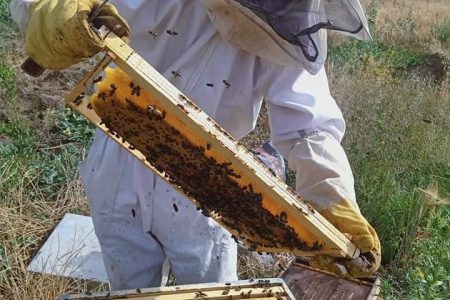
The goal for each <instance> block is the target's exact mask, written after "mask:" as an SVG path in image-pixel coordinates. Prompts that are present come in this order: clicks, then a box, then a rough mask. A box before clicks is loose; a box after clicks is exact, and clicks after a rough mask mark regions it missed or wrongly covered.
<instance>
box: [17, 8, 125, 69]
mask: <svg viewBox="0 0 450 300" xmlns="http://www.w3.org/2000/svg"><path fill="white" fill-rule="evenodd" d="M100 4H101V1H97V0H37V1H35V2H33V3H32V4H31V5H30V7H29V13H30V20H29V23H28V26H27V30H26V36H25V47H26V52H27V54H28V55H29V56H30V57H31V58H32V59H33V60H34V61H35V62H37V63H38V64H39V65H41V66H42V67H44V68H47V69H51V70H60V69H64V68H67V67H69V66H70V65H73V64H75V63H78V62H80V61H81V60H83V59H85V58H88V57H92V56H94V55H95V54H96V53H97V52H99V51H100V50H102V48H103V46H104V42H103V41H102V40H101V39H100V38H99V37H98V36H97V35H96V34H95V33H94V31H93V30H92V29H91V27H90V24H89V21H88V20H89V14H90V13H91V12H93V11H95V10H96V9H97V8H98V7H99V5H100ZM94 24H95V25H96V27H100V26H101V25H105V26H107V27H108V28H109V29H111V30H113V31H114V32H115V33H116V34H118V35H119V36H129V35H130V28H129V26H128V24H127V22H126V21H125V20H124V19H123V18H122V17H121V16H120V15H119V13H118V11H117V10H116V8H115V7H114V6H113V5H111V4H109V3H108V4H106V5H105V6H104V7H103V9H102V10H101V12H100V13H99V15H98V17H97V18H96V19H95V21H94Z"/></svg>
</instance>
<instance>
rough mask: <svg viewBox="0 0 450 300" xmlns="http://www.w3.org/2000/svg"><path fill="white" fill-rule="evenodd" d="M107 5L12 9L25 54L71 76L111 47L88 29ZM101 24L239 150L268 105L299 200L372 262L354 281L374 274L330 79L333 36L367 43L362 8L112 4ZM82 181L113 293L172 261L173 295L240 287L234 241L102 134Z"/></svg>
mask: <svg viewBox="0 0 450 300" xmlns="http://www.w3.org/2000/svg"><path fill="white" fill-rule="evenodd" d="M99 5H100V1H96V0H38V1H30V0H13V1H12V2H11V12H12V15H13V17H14V19H15V20H16V21H17V23H18V25H19V26H20V27H21V28H22V29H23V30H24V31H26V39H25V46H26V51H27V53H28V55H30V57H31V58H33V59H34V60H35V61H36V62H37V63H39V64H40V65H41V66H43V67H45V68H47V69H64V68H66V67H68V66H70V65H72V64H75V63H77V62H79V61H81V60H82V59H84V58H86V57H90V56H93V55H94V54H95V53H97V52H98V51H100V50H101V49H102V45H103V43H102V41H101V40H100V39H99V38H98V37H97V36H96V34H95V33H94V32H93V31H92V29H91V28H90V26H89V24H88V17H89V13H90V12H91V11H93V10H94V9H96V8H97V7H98V6H99ZM119 13H120V15H119ZM125 20H126V21H125ZM127 22H128V24H129V27H128V25H127ZM96 23H97V25H98V24H105V25H107V26H108V27H109V28H112V29H113V30H115V31H116V32H120V34H122V35H126V36H128V35H130V32H131V36H130V38H131V46H132V47H133V48H134V49H135V50H136V51H137V52H138V53H139V54H140V55H142V56H143V57H144V58H145V59H146V60H147V61H148V62H149V63H150V64H152V65H153V66H154V67H155V68H156V69H157V70H158V71H159V72H160V73H161V74H162V75H163V76H165V77H166V78H167V79H168V80H169V81H170V82H172V83H173V84H174V85H175V86H176V87H178V88H179V89H180V90H181V91H183V93H185V94H186V95H188V96H189V97H190V98H191V99H193V100H194V101H195V102H196V103H197V104H198V105H199V106H200V107H201V108H202V109H203V110H204V111H205V112H206V113H207V114H208V115H209V116H211V117H212V118H214V120H215V121H217V122H218V123H219V124H220V125H221V126H223V127H224V128H225V129H226V130H227V131H228V132H229V133H230V134H231V135H232V136H234V137H235V138H237V139H240V138H242V137H243V136H245V135H246V134H248V133H249V132H250V131H252V130H253V129H254V127H255V124H256V120H257V117H258V114H259V111H260V108H261V105H262V101H263V99H265V101H266V105H267V111H268V115H269V123H270V131H271V135H272V141H273V144H274V146H275V147H276V148H277V149H278V150H279V151H280V152H281V153H282V155H283V156H284V157H285V158H286V159H287V160H288V162H289V167H290V168H292V169H293V170H295V171H296V174H297V179H296V180H297V191H298V193H299V194H301V195H302V196H303V197H304V198H306V199H307V200H308V201H310V202H311V203H312V204H313V205H314V207H316V208H317V209H318V210H319V211H320V212H321V213H322V214H323V215H324V216H325V217H326V218H327V219H328V220H329V221H330V222H331V223H333V224H334V225H335V226H337V227H338V228H339V229H340V230H341V231H342V232H344V233H345V234H347V236H349V237H350V238H351V240H352V241H353V242H354V243H355V244H356V246H358V247H359V248H360V249H361V250H362V252H363V254H362V255H361V256H360V257H359V258H358V259H356V260H354V261H349V262H345V263H344V265H345V266H346V267H347V269H348V270H350V271H349V272H350V273H351V274H352V275H356V276H360V275H365V274H371V273H373V272H374V271H375V270H376V269H377V268H378V267H379V264H380V242H379V240H378V237H377V234H376V233H375V231H374V229H373V228H372V227H371V226H370V225H369V224H368V222H367V221H366V220H365V218H364V217H363V216H362V215H361V213H360V211H359V208H358V205H357V204H356V199H355V192H354V183H353V176H352V171H351V169H350V165H349V163H348V161H347V157H346V155H345V153H344V150H343V149H342V147H341V145H340V142H341V140H342V137H343V135H344V131H345V122H344V120H343V117H342V113H341V111H340V110H339V108H338V106H337V105H336V103H335V101H334V100H333V98H332V96H331V95H330V91H329V87H328V81H327V76H326V74H325V70H324V62H325V58H326V52H327V41H326V30H327V29H329V30H336V31H340V32H342V33H345V34H347V35H350V36H353V37H356V38H360V39H368V38H370V36H369V33H368V30H367V21H366V18H365V16H364V14H363V11H362V8H361V5H360V3H359V1H358V0H333V1H329V0H328V1H325V0H323V1H322V0H154V1H146V0H128V1H123V0H122V1H119V0H116V1H111V4H108V5H106V6H105V7H104V9H103V10H102V12H101V13H100V14H99V16H98V17H97V19H96ZM80 172H81V177H82V180H83V183H84V188H85V191H86V194H87V197H88V199H89V203H90V208H91V213H92V217H93V222H94V225H95V232H96V234H97V237H98V239H99V241H100V244H101V247H102V252H103V257H104V262H105V266H106V269H107V272H108V276H109V279H110V281H111V285H112V288H113V289H125V288H142V287H151V286H157V285H159V284H160V282H161V268H162V264H163V261H164V260H165V258H168V260H169V262H170V267H171V270H172V272H173V274H174V275H175V277H176V280H177V283H178V284H187V283H199V282H214V281H219V282H221V281H232V280H236V279H237V275H236V265H237V258H236V256H237V254H236V243H235V242H234V240H233V239H231V237H230V234H229V233H228V232H227V231H226V230H224V229H223V228H222V227H221V226H220V225H218V224H217V223H216V222H215V221H214V220H212V219H211V218H207V217H204V216H203V215H202V214H201V212H200V211H197V210H196V208H195V206H194V205H193V204H191V202H190V201H189V200H187V199H186V198H185V197H184V196H183V195H180V194H178V193H177V192H176V191H175V190H173V189H172V188H171V186H170V185H168V184H166V183H165V182H164V181H163V180H162V179H161V178H159V177H158V176H156V175H155V174H154V173H152V172H151V171H150V170H148V169H147V168H146V167H145V166H144V165H143V164H142V163H141V162H140V161H138V160H136V159H135V158H134V157H132V156H131V155H130V154H129V153H128V152H127V151H126V150H124V149H122V148H121V146H120V145H118V144H117V143H116V142H114V141H113V140H111V139H109V138H108V137H107V136H105V135H104V134H103V133H101V132H97V134H96V137H95V140H94V142H93V144H92V146H91V149H90V151H89V154H88V156H87V158H86V159H85V161H84V162H83V163H82V164H81V166H80ZM314 263H315V264H316V265H320V266H322V267H325V268H327V267H329V268H331V267H333V266H334V263H335V261H334V260H333V259H330V258H326V257H322V258H319V259H316V260H315V262H314ZM355 266H356V267H355Z"/></svg>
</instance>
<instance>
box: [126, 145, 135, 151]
mask: <svg viewBox="0 0 450 300" xmlns="http://www.w3.org/2000/svg"><path fill="white" fill-rule="evenodd" d="M128 149H130V150H136V147H134V146H132V145H130V146H128Z"/></svg>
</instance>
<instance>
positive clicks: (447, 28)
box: [437, 21, 450, 44]
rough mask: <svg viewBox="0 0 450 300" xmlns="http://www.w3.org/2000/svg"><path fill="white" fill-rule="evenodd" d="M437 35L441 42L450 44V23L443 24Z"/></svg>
mask: <svg viewBox="0 0 450 300" xmlns="http://www.w3.org/2000/svg"><path fill="white" fill-rule="evenodd" d="M437 33H438V38H439V40H441V41H442V42H444V43H448V44H450V21H445V22H442V23H441V24H440V25H439V27H438V30H437Z"/></svg>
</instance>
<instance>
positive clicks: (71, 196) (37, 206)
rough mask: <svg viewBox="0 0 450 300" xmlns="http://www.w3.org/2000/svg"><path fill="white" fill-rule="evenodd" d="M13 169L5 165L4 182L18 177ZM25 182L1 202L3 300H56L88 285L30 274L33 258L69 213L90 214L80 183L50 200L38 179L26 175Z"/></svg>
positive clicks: (0, 282)
mask: <svg viewBox="0 0 450 300" xmlns="http://www.w3.org/2000/svg"><path fill="white" fill-rule="evenodd" d="M11 168H12V167H11V166H8V165H3V166H2V168H1V170H2V172H1V173H0V182H2V181H5V180H7V178H5V174H9V176H11V174H14V171H13V170H11ZM17 171H19V170H17ZM22 179H23V180H22V182H20V183H19V184H18V185H17V186H16V187H15V188H13V189H11V190H9V191H7V193H4V195H6V197H5V199H1V203H2V205H1V206H0V245H1V246H2V247H3V248H4V254H3V255H4V257H1V258H0V299H5V300H6V299H7V300H15V299H17V300H23V299H55V298H56V297H57V296H58V295H60V294H62V293H63V292H66V291H70V290H72V291H73V290H80V289H84V288H85V287H86V286H85V283H84V282H74V281H72V280H68V279H64V278H56V277H50V276H42V275H39V274H32V273H30V272H28V271H27V266H28V263H29V262H30V260H31V258H32V257H33V256H34V255H35V254H36V252H37V250H38V249H39V247H40V246H41V245H42V242H44V241H45V239H46V237H47V236H48V234H49V233H50V232H51V230H52V229H53V227H54V226H55V225H56V224H57V223H58V222H59V221H60V219H61V218H62V216H63V215H64V214H65V213H66V212H68V211H74V210H75V211H77V212H78V213H85V214H86V213H88V208H87V205H86V199H85V197H84V195H83V189H82V187H81V184H80V182H79V181H78V180H76V181H74V182H70V183H68V184H67V185H66V186H64V188H63V189H62V190H61V193H60V194H59V195H58V197H57V199H56V200H54V201H48V200H47V199H45V198H44V197H43V195H42V194H41V192H40V189H39V187H38V186H37V183H36V178H27V173H25V174H24V176H23V177H22ZM3 192H5V191H3ZM2 297H3V298H2Z"/></svg>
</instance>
